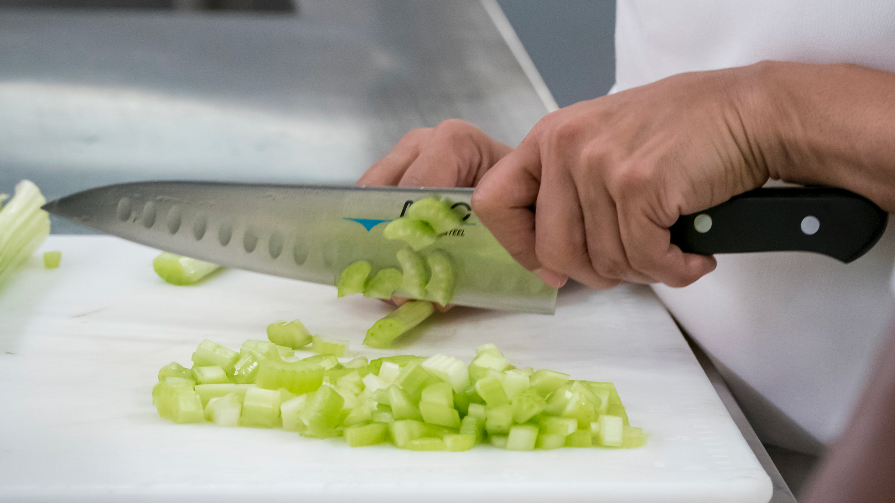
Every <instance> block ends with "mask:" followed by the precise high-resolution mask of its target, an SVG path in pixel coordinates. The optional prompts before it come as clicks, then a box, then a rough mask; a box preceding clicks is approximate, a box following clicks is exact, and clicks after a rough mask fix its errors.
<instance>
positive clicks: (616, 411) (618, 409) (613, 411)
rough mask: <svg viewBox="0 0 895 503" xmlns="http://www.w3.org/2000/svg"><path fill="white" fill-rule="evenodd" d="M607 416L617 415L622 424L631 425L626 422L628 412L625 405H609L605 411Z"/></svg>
mask: <svg viewBox="0 0 895 503" xmlns="http://www.w3.org/2000/svg"><path fill="white" fill-rule="evenodd" d="M605 415H607V416H617V417H620V418H621V420H622V424H624V425H625V426H631V424H630V423H629V422H628V413H627V412H626V411H625V407H624V406H623V405H610V406H609V410H608V411H606V414H605Z"/></svg>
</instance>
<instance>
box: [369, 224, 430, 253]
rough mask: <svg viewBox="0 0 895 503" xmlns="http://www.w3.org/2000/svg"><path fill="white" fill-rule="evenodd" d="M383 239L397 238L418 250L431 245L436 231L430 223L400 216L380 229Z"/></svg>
mask: <svg viewBox="0 0 895 503" xmlns="http://www.w3.org/2000/svg"><path fill="white" fill-rule="evenodd" d="M382 236H383V237H385V239H399V240H401V241H404V242H405V243H407V244H408V245H410V247H411V248H413V251H419V250H422V249H423V248H425V247H427V246H429V245H432V244H434V243H435V241H437V240H438V233H437V232H435V229H433V228H432V226H431V225H429V224H428V223H426V222H424V221H423V220H416V219H413V218H408V217H401V218H398V219H395V220H392V221H391V222H389V223H388V225H386V226H385V229H383V230H382Z"/></svg>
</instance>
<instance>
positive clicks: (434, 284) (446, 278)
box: [426, 251, 455, 306]
mask: <svg viewBox="0 0 895 503" xmlns="http://www.w3.org/2000/svg"><path fill="white" fill-rule="evenodd" d="M426 263H428V264H429V271H430V276H429V282H428V283H426V292H427V293H428V294H429V295H430V296H431V297H432V298H433V299H435V301H436V302H438V303H439V304H441V305H442V306H446V305H447V304H448V302H450V301H451V299H452V298H453V297H454V286H455V285H454V284H455V280H454V266H453V265H451V259H450V258H448V256H447V255H446V254H445V253H442V252H439V251H436V252H432V253H430V254H429V255H428V256H426Z"/></svg>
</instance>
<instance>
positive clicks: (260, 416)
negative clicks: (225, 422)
mask: <svg viewBox="0 0 895 503" xmlns="http://www.w3.org/2000/svg"><path fill="white" fill-rule="evenodd" d="M279 418H280V393H279V392H278V391H274V390H269V389H261V388H252V389H249V390H247V391H246V394H245V398H243V401H242V415H240V417H239V423H240V424H241V425H243V426H254V427H257V428H273V427H274V426H276V425H277V421H278V420H279Z"/></svg>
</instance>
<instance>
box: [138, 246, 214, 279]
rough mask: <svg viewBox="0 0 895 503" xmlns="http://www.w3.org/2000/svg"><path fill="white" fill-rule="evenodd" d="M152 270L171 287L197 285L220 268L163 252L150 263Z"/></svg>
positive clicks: (201, 261)
mask: <svg viewBox="0 0 895 503" xmlns="http://www.w3.org/2000/svg"><path fill="white" fill-rule="evenodd" d="M152 268H153V269H154V270H155V273H156V274H158V275H159V277H160V278H162V279H163V280H165V282H166V283H170V284H172V285H192V284H195V283H198V282H199V281H201V280H202V279H204V278H205V277H207V276H208V275H209V274H211V273H213V272H215V271H217V270H218V269H220V268H221V266H219V265H217V264H212V263H211V262H205V261H204V260H199V259H194V258H190V257H184V256H181V255H175V254H173V253H168V252H164V253H162V254H161V255H159V256H158V257H155V259H154V260H153V261H152Z"/></svg>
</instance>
